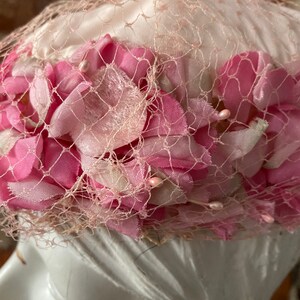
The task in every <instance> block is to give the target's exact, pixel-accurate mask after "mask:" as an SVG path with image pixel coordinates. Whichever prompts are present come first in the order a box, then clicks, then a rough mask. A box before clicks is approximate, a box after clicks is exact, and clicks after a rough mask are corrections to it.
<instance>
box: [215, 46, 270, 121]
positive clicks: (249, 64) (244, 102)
mask: <svg viewBox="0 0 300 300" xmlns="http://www.w3.org/2000/svg"><path fill="white" fill-rule="evenodd" d="M269 62H270V56H269V55H267V54H265V53H263V52H254V51H250V52H245V53H241V54H238V55H236V56H234V57H233V58H232V59H230V60H229V61H227V62H226V63H225V64H224V65H223V66H222V67H221V68H220V70H218V78H219V85H218V91H219V93H220V96H221V97H222V100H223V101H224V104H225V107H226V108H227V109H229V110H230V111H231V116H232V118H233V119H236V120H237V121H240V122H243V123H246V122H247V120H248V118H249V114H250V110H251V107H252V104H251V103H252V100H253V99H252V98H253V97H252V91H253V88H254V86H255V84H256V82H257V79H258V77H259V75H260V74H261V72H262V70H263V69H264V68H265V67H266V66H267V65H268V63H269Z"/></svg>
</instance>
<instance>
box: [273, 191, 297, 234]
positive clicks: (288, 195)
mask: <svg viewBox="0 0 300 300" xmlns="http://www.w3.org/2000/svg"><path fill="white" fill-rule="evenodd" d="M276 192H277V193H276V198H277V199H276V208H275V217H276V221H278V222H279V223H280V224H281V225H283V226H284V227H286V228H287V229H288V230H295V229H296V227H298V226H299V213H300V195H299V192H298V191H297V189H295V188H280V189H277V190H276Z"/></svg>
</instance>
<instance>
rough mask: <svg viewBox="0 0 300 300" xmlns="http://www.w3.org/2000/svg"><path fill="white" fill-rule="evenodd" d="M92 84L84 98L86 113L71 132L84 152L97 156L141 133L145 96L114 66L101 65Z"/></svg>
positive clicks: (144, 119) (126, 142)
mask: <svg viewBox="0 0 300 300" xmlns="http://www.w3.org/2000/svg"><path fill="white" fill-rule="evenodd" d="M94 86H95V88H96V92H90V93H87V94H86V95H85V96H84V98H83V101H84V105H85V108H84V110H83V111H84V113H85V114H84V116H83V117H81V118H80V120H79V121H80V122H77V124H76V126H75V127H74V128H73V129H72V130H71V136H72V138H73V140H74V142H75V144H76V146H77V147H78V149H79V150H80V151H81V152H82V153H83V154H85V155H90V156H100V155H102V154H103V153H106V152H109V151H112V150H114V149H116V148H119V147H122V146H124V145H127V144H129V143H130V142H132V141H134V140H136V139H138V138H139V137H140V136H141V133H142V130H143V128H144V125H145V121H146V109H147V100H146V99H145V96H144V95H143V94H142V93H141V92H140V90H139V89H138V88H137V87H136V86H135V85H134V84H133V83H132V82H131V81H130V80H129V78H128V77H127V76H126V75H125V74H124V73H123V72H121V71H120V70H118V69H114V68H113V67H108V68H102V69H101V70H100V71H99V72H98V73H97V80H96V81H95V82H94Z"/></svg>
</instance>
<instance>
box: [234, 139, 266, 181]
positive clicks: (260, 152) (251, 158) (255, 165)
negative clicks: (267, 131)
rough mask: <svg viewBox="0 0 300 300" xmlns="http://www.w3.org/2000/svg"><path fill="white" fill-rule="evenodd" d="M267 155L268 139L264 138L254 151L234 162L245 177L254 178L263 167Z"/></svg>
mask: <svg viewBox="0 0 300 300" xmlns="http://www.w3.org/2000/svg"><path fill="white" fill-rule="evenodd" d="M266 154H267V143H266V138H265V137H264V136H262V137H261V138H260V140H259V141H258V142H257V144H256V145H255V146H254V147H253V149H252V150H251V151H250V152H248V153H247V154H246V155H245V156H243V157H241V158H239V159H237V160H236V161H235V162H234V166H235V168H236V170H237V171H238V172H239V173H241V174H242V175H243V176H245V177H248V178H249V177H252V176H254V175H255V174H256V173H257V172H258V171H259V170H260V169H261V167H262V165H263V163H264V161H265V158H266Z"/></svg>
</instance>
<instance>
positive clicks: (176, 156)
mask: <svg viewBox="0 0 300 300" xmlns="http://www.w3.org/2000/svg"><path fill="white" fill-rule="evenodd" d="M139 155H140V156H141V157H142V158H143V159H145V161H146V162H147V163H149V164H150V165H151V166H153V167H157V168H162V169H163V168H175V169H185V170H190V169H195V170H197V169H203V168H206V167H207V166H208V165H210V163H211V158H210V155H209V153H208V151H207V150H206V149H205V148H204V147H203V146H201V145H199V144H197V143H196V142H195V141H194V139H193V138H191V137H190V136H167V137H151V138H147V139H145V141H144V142H143V145H142V146H141V148H140V149H139Z"/></svg>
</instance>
